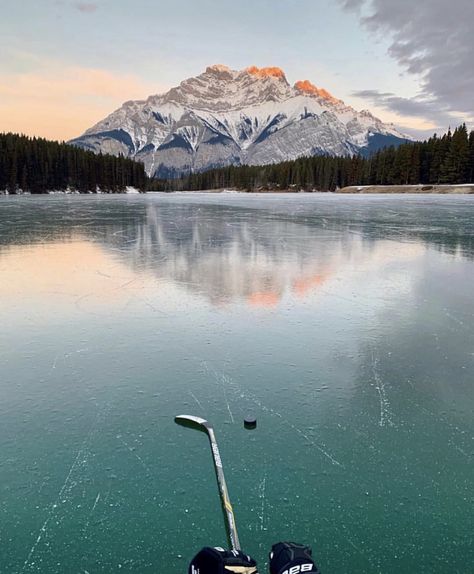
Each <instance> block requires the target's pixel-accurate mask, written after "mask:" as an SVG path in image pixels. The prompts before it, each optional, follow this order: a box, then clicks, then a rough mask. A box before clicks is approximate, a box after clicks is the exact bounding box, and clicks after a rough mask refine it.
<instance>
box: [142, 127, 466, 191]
mask: <svg viewBox="0 0 474 574" xmlns="http://www.w3.org/2000/svg"><path fill="white" fill-rule="evenodd" d="M468 182H474V131H471V132H470V133H468V130H467V128H466V126H465V125H461V126H459V127H458V128H456V129H455V130H454V132H451V131H448V133H446V134H444V135H443V136H442V137H438V136H437V135H434V136H433V137H431V138H430V139H429V140H427V141H424V142H413V143H412V142H410V143H406V144H402V145H401V146H399V147H388V148H385V149H383V150H380V151H378V152H376V153H375V154H373V155H372V156H370V157H362V156H353V157H331V156H313V157H302V158H299V159H297V160H294V161H285V162H282V163H276V164H271V165H265V166H248V165H243V166H229V167H222V168H219V169H212V170H209V171H205V172H202V173H191V174H189V175H188V176H186V177H183V178H180V179H169V180H151V181H150V182H149V187H150V189H154V190H156V191H184V190H189V191H193V190H196V191H199V190H212V189H225V188H231V189H236V190H243V191H337V190H340V189H342V188H348V187H350V186H410V185H411V186H419V184H423V185H425V186H429V185H432V186H434V185H439V184H445V185H446V184H449V185H456V184H464V183H468ZM444 189H445V188H444V187H443V186H440V187H439V188H437V191H438V192H439V193H443V190H444ZM398 191H408V192H410V191H413V190H411V189H410V188H405V189H404V190H402V189H398ZM416 191H417V192H419V188H418V187H417V190H416ZM426 191H428V190H426ZM430 191H433V189H431V190H430Z"/></svg>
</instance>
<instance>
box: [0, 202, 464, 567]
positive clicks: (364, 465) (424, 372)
mask: <svg viewBox="0 0 474 574" xmlns="http://www.w3.org/2000/svg"><path fill="white" fill-rule="evenodd" d="M473 286H474V198H472V197H469V196H465V197H462V196H461V197H453V196H449V197H447V196H383V197H382V196H370V197H367V196H350V197H347V196H344V197H340V196H335V195H330V194H327V195H319V194H314V195H310V194H308V195H300V194H299V195H291V196H288V195H266V196H258V195H237V194H226V195H223V194H221V195H217V194H202V195H195V194H181V195H161V194H153V195H147V196H115V197H114V196H112V197H108V196H94V197H38V198H36V197H18V198H16V197H9V198H7V197H0V324H1V326H2V329H1V333H0V414H1V416H0V508H1V521H0V540H1V553H0V572H2V574H3V573H5V574H10V573H32V572H38V573H39V572H41V573H48V574H55V573H58V574H59V573H61V574H64V573H68V574H69V573H71V574H87V573H89V574H98V573H116V572H121V573H127V572H133V573H137V574H151V573H154V574H156V573H157V572H160V573H162V574H179V573H183V574H184V573H185V572H186V571H187V566H188V562H189V560H190V558H191V557H192V555H193V554H194V553H195V552H196V551H197V550H198V549H199V548H200V547H201V546H203V545H226V536H225V529H224V524H223V518H222V512H221V509H220V503H219V498H218V493H217V486H216V483H215V478H214V471H213V466H212V459H211V455H210V450H209V446H208V443H207V439H206V437H205V436H204V435H202V434H201V433H198V432H194V431H192V430H189V429H183V428H181V427H179V426H177V425H176V424H175V423H174V422H173V417H174V415H176V414H194V415H198V416H204V417H206V418H208V419H209V420H210V421H211V422H212V423H213V424H214V426H215V428H216V434H217V438H218V441H219V446H220V450H221V455H222V458H223V463H224V468H225V471H226V476H227V482H228V486H229V491H230V497H231V500H232V502H233V505H234V510H235V514H236V519H237V526H238V529H239V535H240V539H241V542H242V546H243V548H244V550H246V551H247V552H248V553H250V554H252V555H254V556H255V558H256V559H257V560H258V561H259V564H260V570H261V572H266V571H267V568H266V559H267V553H268V550H269V549H270V546H271V544H272V543H274V542H277V541H279V540H282V539H291V540H296V541H301V542H305V543H309V544H311V545H312V546H313V550H314V555H315V557H316V559H317V562H318V564H319V565H320V567H321V569H322V571H323V573H324V574H348V573H349V572H357V573H367V574H376V573H384V574H388V573H394V574H395V573H397V574H398V573H400V572H407V573H414V572H416V573H417V574H422V573H430V574H433V573H440V574H441V573H443V574H445V573H447V572H449V573H450V574H454V573H463V574H464V573H467V572H471V571H472V570H471V569H472V564H473V563H474V548H473V538H472V533H473V531H474V520H473V492H474V490H473V486H474V484H473V483H474V480H473V478H474V470H473V469H474V466H473V435H474V417H473V411H474V297H473ZM247 413H253V414H254V415H256V417H257V419H258V427H257V429H256V430H254V431H248V430H245V429H244V428H243V418H244V416H245V415H246V414H247Z"/></svg>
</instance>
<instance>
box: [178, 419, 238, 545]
mask: <svg viewBox="0 0 474 574" xmlns="http://www.w3.org/2000/svg"><path fill="white" fill-rule="evenodd" d="M174 420H175V422H177V423H178V424H181V425H183V426H191V427H194V428H198V429H199V430H202V431H204V432H205V433H206V434H207V436H208V437H209V442H210V443H211V451H212V458H213V460H214V468H215V470H216V476H217V484H218V485H219V493H220V495H221V501H222V506H223V509H224V516H225V517H226V526H227V531H228V533H229V538H230V544H231V549H232V550H240V549H241V548H240V542H239V536H238V534H237V526H236V524H235V518H234V511H233V510H232V505H231V503H230V500H229V492H228V490H227V484H226V482H225V477H224V470H223V468H222V460H221V455H220V453H219V448H218V446H217V441H216V435H215V434H214V429H213V427H212V425H211V423H209V422H208V421H206V420H205V419H201V418H200V417H194V416H192V415H179V416H177V417H175V419H174Z"/></svg>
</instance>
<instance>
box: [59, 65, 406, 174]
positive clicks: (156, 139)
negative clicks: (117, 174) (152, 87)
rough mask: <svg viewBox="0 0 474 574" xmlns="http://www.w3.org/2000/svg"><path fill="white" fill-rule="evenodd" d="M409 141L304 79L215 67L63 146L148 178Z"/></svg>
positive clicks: (131, 105)
mask: <svg viewBox="0 0 474 574" xmlns="http://www.w3.org/2000/svg"><path fill="white" fill-rule="evenodd" d="M407 140H411V138H410V137H409V136H406V135H404V134H402V133H401V132H399V131H398V130H397V129H396V128H395V127H394V126H393V125H392V124H385V123H383V122H382V121H381V120H379V119H378V118H376V117H374V116H373V115H372V114H371V113H370V112H369V111H367V110H364V111H362V112H357V111H356V110H354V109H353V108H351V107H350V106H347V105H346V104H345V103H344V102H343V101H341V100H339V99H337V98H336V97H334V96H333V95H331V94H330V93H329V92H328V91H327V90H325V89H324V88H320V87H317V86H316V85H314V84H313V83H312V82H310V81H309V80H301V81H298V82H296V83H295V85H294V86H290V84H289V83H288V81H287V79H286V76H285V73H284V71H283V70H281V69H280V68H277V67H267V68H257V67H256V66H250V67H248V68H246V69H244V70H232V69H230V68H229V67H227V66H224V65H222V64H217V65H214V66H209V67H208V68H207V69H206V70H205V72H203V73H202V74H200V75H198V76H196V77H194V78H189V79H187V80H184V81H183V82H181V84H180V85H179V86H177V87H175V88H172V89H171V90H169V91H168V92H166V93H164V94H160V95H154V96H150V97H149V98H148V99H146V100H140V101H129V102H126V103H124V104H123V106H122V107H121V108H119V109H118V110H116V111H115V112H113V113H112V114H110V115H109V116H108V117H107V118H105V119H104V120H102V121H100V122H99V123H98V124H96V125H95V126H93V127H92V128H90V129H89V130H87V131H86V132H85V133H84V134H83V135H82V136H80V137H78V138H76V139H73V140H71V142H70V143H72V144H74V145H76V146H79V147H81V148H84V149H88V150H92V151H94V152H96V153H98V152H102V153H112V154H115V155H119V154H123V155H124V156H125V157H130V158H134V159H137V160H139V161H142V162H143V163H144V164H145V169H146V172H147V173H148V175H150V176H152V177H160V178H170V177H180V176H182V175H185V174H187V173H190V172H199V171H204V170H207V169H211V168H215V167H223V166H227V165H241V164H249V165H259V164H263V165H265V164H270V163H276V162H281V161H285V160H291V159H296V158H298V157H302V156H314V155H331V156H336V155H337V156H350V155H354V154H363V155H367V154H369V153H370V152H371V151H375V150H377V149H380V148H382V147H385V146H387V145H399V144H400V143H403V142H405V141H407Z"/></svg>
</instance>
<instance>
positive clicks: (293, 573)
mask: <svg viewBox="0 0 474 574" xmlns="http://www.w3.org/2000/svg"><path fill="white" fill-rule="evenodd" d="M312 569H313V565H312V564H311V563H308V564H297V565H296V566H292V567H291V568H288V570H285V571H284V572H282V574H299V572H311V570H312Z"/></svg>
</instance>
